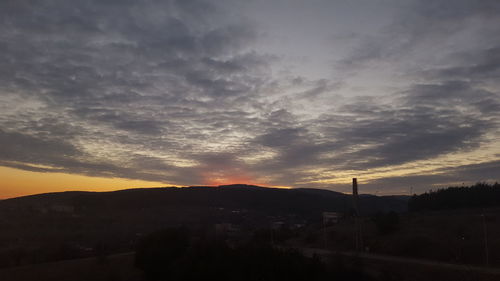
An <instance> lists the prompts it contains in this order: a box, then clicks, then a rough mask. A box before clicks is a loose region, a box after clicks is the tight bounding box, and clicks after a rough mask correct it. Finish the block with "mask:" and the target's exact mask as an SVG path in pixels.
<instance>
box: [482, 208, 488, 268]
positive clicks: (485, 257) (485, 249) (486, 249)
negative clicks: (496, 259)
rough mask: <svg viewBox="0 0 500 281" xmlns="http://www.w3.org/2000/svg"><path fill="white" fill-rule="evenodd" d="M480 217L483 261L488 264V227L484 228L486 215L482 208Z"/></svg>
mask: <svg viewBox="0 0 500 281" xmlns="http://www.w3.org/2000/svg"><path fill="white" fill-rule="evenodd" d="M481 217H482V218H483V219H482V221H483V234H484V263H485V264H486V266H490V255H489V252H488V229H487V228H486V216H485V215H484V210H483V214H481Z"/></svg>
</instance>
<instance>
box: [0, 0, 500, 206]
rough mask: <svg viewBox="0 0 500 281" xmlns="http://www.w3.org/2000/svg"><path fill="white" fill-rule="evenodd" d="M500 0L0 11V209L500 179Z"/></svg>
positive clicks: (31, 2)
mask: <svg viewBox="0 0 500 281" xmlns="http://www.w3.org/2000/svg"><path fill="white" fill-rule="evenodd" d="M499 77H500V1H497V0H477V1H469V0H435V1H417V0H364V1H363V0H359V1H358V0H356V1H347V0H344V1H334V0H310V1H294V0H288V1H285V0H273V1H269V0H268V1H264V0H247V1H243V0H232V1H229V0H218V1H204V0H182V1H181V0H171V1H169V0H165V1H163V0H86V1H77V0H70V1H68V0H46V1H37V0H4V1H0V178H1V180H0V198H8V197H13V196H20V195H26V194H34V193H42V192H51V191H64V190H93V191H99V190H113V189H121V188H129V187H152V186H190V185H219V184H231V183H248V184H258V185H263V186H273V187H289V188H299V187H310V188H324V189H330V190H335V191H340V192H348V191H349V190H350V182H351V178H353V177H356V178H358V181H359V183H360V191H361V192H362V193H372V194H378V195H387V194H409V192H411V191H413V192H414V193H420V192H425V191H427V190H429V189H437V188H441V187H446V186H451V185H464V184H472V183H475V182H479V181H481V182H483V181H489V182H493V181H498V180H500V79H498V78H499Z"/></svg>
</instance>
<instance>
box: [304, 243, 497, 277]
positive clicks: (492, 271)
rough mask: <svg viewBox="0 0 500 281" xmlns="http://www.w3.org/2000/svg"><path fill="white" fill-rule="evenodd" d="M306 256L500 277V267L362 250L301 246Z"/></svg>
mask: <svg viewBox="0 0 500 281" xmlns="http://www.w3.org/2000/svg"><path fill="white" fill-rule="evenodd" d="M298 250H299V251H301V252H302V253H303V254H304V255H305V256H308V257H312V256H313V255H315V254H316V255H318V256H320V257H326V256H331V255H338V256H344V257H352V258H361V259H364V260H373V261H381V262H389V263H394V264H398V263H399V264H407V265H416V266H428V267H436V268H442V269H447V270H454V271H467V272H478V273H483V274H489V275H498V276H499V277H500V268H491V267H481V266H472V265H465V264H453V263H445V262H439V261H433V260H422V259H413V258H403V257H397V256H386V255H379V254H369V253H362V252H338V251H336V252H334V251H329V250H325V249H315V248H301V249H298Z"/></svg>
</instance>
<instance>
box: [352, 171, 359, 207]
mask: <svg viewBox="0 0 500 281" xmlns="http://www.w3.org/2000/svg"><path fill="white" fill-rule="evenodd" d="M352 203H353V208H354V215H355V216H358V215H359V209H358V179H357V178H353V179H352Z"/></svg>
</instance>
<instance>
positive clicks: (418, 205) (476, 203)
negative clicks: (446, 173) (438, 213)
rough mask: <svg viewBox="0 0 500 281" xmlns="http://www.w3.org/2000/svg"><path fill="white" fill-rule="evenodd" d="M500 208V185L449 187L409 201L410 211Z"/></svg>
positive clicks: (482, 184) (483, 184)
mask: <svg viewBox="0 0 500 281" xmlns="http://www.w3.org/2000/svg"><path fill="white" fill-rule="evenodd" d="M493 206H500V184H498V183H494V184H487V183H477V184H475V185H473V186H462V187H449V188H446V189H439V190H437V191H429V192H426V193H424V194H421V195H414V196H412V197H411V198H410V200H409V201H408V209H409V210H410V211H421V210H444V209H457V208H484V207H493Z"/></svg>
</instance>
